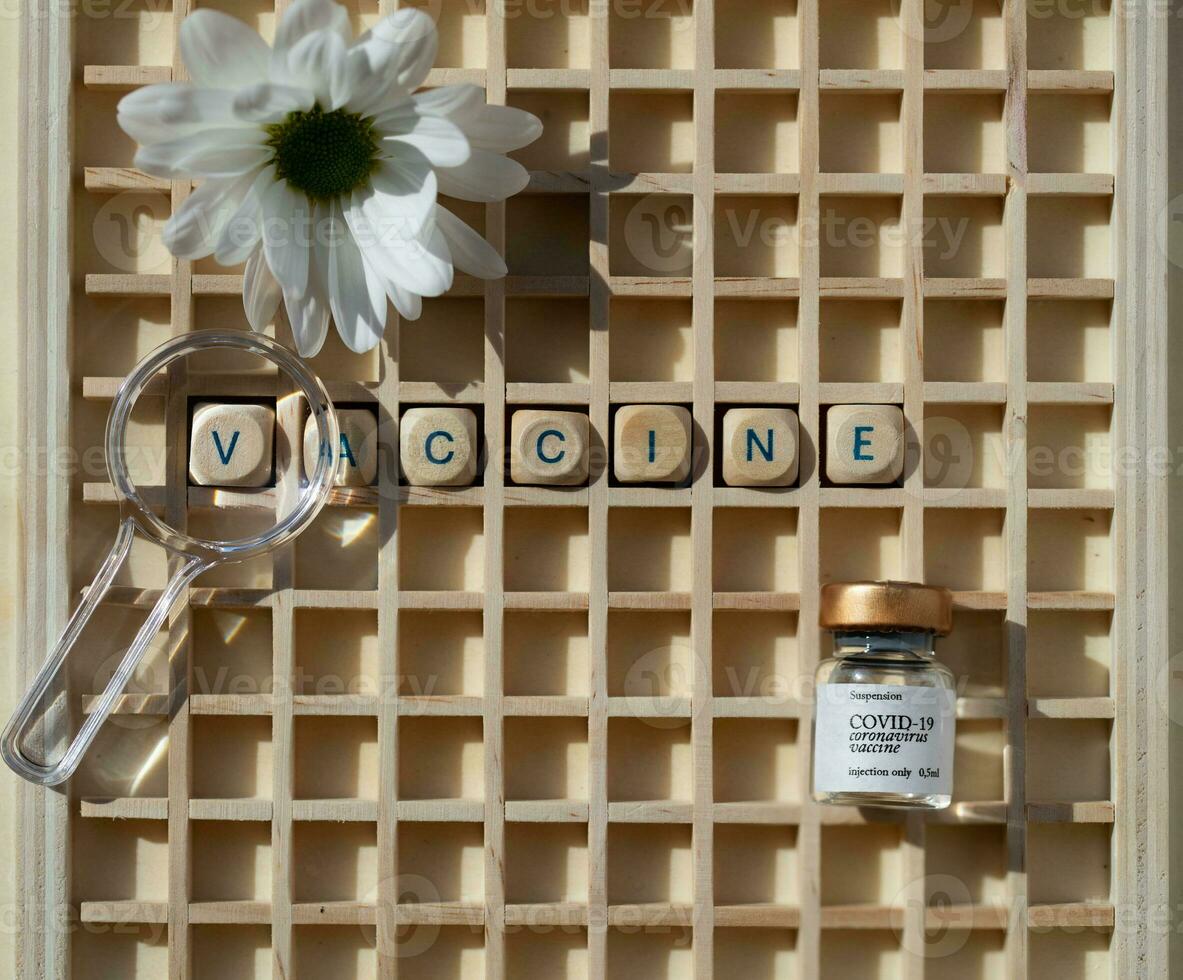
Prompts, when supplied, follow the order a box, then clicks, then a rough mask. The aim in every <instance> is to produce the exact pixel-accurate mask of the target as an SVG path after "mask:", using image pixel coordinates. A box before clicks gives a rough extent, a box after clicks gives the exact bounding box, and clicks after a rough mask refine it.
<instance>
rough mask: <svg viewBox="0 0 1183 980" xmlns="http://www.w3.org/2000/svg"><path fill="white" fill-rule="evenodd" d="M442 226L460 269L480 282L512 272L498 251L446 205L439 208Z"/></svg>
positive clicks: (437, 218)
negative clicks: (480, 280)
mask: <svg viewBox="0 0 1183 980" xmlns="http://www.w3.org/2000/svg"><path fill="white" fill-rule="evenodd" d="M435 221H436V224H437V225H438V226H439V230H440V232H441V233H442V234H443V236H444V240H445V241H446V242H447V243H448V250H449V251H450V252H451V254H452V262H453V263H454V264H455V266H456V268H457V269H459V270H461V271H462V272H467V273H468V274H469V275H472V276H476V277H477V278H478V279H500V278H501V277H502V276H504V275H505V274H506V272H507V271H508V270H507V269H506V266H505V259H503V258H502V257H501V256H500V255H498V254H497V250H496V249H495V248H494V247H493V246H492V245H490V244H489V243H488V242H487V241H485V239H483V238H482V237H481V236H480V235H478V234H477V233H476V231H475V230H474V229H472V228H471V227H469V225H468V224H466V223H465V222H463V221H461V220H460V219H459V218H457V217H456V215H454V214H453V213H452V212H451V211H449V210H448V209H447V208H445V207H443V206H442V205H439V204H437V205H436V206H435Z"/></svg>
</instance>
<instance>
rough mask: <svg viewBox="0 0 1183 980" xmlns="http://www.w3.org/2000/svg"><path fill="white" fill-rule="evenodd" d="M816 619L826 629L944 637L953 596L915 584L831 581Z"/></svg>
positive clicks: (951, 626)
mask: <svg viewBox="0 0 1183 980" xmlns="http://www.w3.org/2000/svg"><path fill="white" fill-rule="evenodd" d="M817 619H818V625H819V626H821V627H822V628H823V629H828V630H871V631H874V630H887V631H890V632H899V631H904V630H917V631H920V632H929V631H931V632H933V633H936V634H937V636H944V635H945V634H947V633H948V632H949V631H950V630H951V629H952V628H953V593H952V592H950V591H949V590H948V589H942V588H938V587H937V586H933V585H919V584H917V583H915V582H834V583H832V584H830V585H824V586H822V596H821V606H820V609H819V612H818V617H817Z"/></svg>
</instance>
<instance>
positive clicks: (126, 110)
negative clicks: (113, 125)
mask: <svg viewBox="0 0 1183 980" xmlns="http://www.w3.org/2000/svg"><path fill="white" fill-rule="evenodd" d="M233 101H234V100H233V94H232V93H231V92H224V91H219V90H214V89H206V88H201V87H199V86H197V85H192V84H190V83H189V82H162V83H160V84H159V85H146V86H145V87H144V88H140V89H136V90H135V91H134V92H131V93H129V94H128V95H125V96H124V97H123V98H122V99H120V101H119V106H118V108H117V109H116V118H117V120H118V122H119V125H120V126H121V127H122V128H123V130H124V132H126V133H127V134H128V135H129V136H130V137H131V138H132V139H134V140H135V141H136V142H137V143H142V144H146V143H160V142H164V141H169V140H175V139H180V138H182V137H184V136H192V135H193V134H195V133H197V132H199V131H200V130H202V129H210V128H215V127H220V128H225V127H232V126H236V125H241V123H240V122H239V121H238V120H237V119H235V117H234V107H233Z"/></svg>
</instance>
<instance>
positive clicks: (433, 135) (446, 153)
mask: <svg viewBox="0 0 1183 980" xmlns="http://www.w3.org/2000/svg"><path fill="white" fill-rule="evenodd" d="M382 142H383V144H385V146H384V149H394V148H395V147H397V146H398V144H403V145H406V146H413V147H414V148H415V149H416V150H418V151H419V152H420V153H422V154H423V155H424V156H425V157H427V159H428V160H429V161H430V162H431V163H432V164H433V165H435V166H437V167H458V166H460V164H462V163H467V162H468V158H469V156H471V154H472V149H471V148H470V147H469V145H468V140H467V139H466V138H465V136H464V133H462V132H461V131H460V127H459V126H457V125H455V124H454V123H451V122H449V121H448V120H447V119H444V118H443V117H442V116H417V117H415V119H414V120H413V122H412V124H411V128H410V129H409V130H408V131H406V132H396V133H392V134H390V135H388V136H386V137H385V138H384V139H383V140H382ZM395 155H396V156H397V153H395Z"/></svg>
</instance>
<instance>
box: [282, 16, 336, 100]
mask: <svg viewBox="0 0 1183 980" xmlns="http://www.w3.org/2000/svg"><path fill="white" fill-rule="evenodd" d="M287 67H288V77H289V78H292V79H299V80H300V84H301V85H302V86H303V87H305V88H307V89H309V90H311V91H312V93H313V94H314V95H315V96H316V97H317V99H318V100H319V101H320V102H321V104H322V105H328V106H331V103H332V100H333V91H334V89H338V90H339V89H340V88H341V86H342V79H343V77H344V72H345V42H344V41H342V40H341V35H339V34H337V33H336V32H334V31H331V30H321V31H313V32H312V33H311V34H307V35H305V36H304V37H302V38H300V40H299V41H297V42H296V43H295V44H294V45H293V46H292V49H291V51H289V52H288V59H287Z"/></svg>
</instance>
